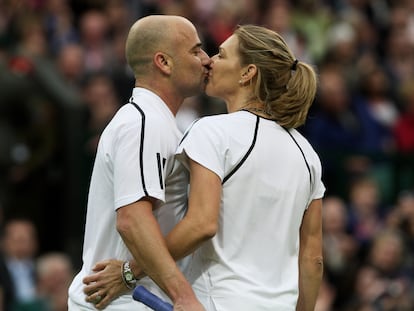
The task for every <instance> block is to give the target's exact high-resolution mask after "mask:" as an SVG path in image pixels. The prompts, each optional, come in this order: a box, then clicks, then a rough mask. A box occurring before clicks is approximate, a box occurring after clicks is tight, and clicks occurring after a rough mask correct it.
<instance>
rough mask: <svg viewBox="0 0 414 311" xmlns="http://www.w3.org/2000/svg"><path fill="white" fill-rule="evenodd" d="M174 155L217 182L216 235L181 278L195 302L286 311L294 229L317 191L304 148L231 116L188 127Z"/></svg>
mask: <svg viewBox="0 0 414 311" xmlns="http://www.w3.org/2000/svg"><path fill="white" fill-rule="evenodd" d="M177 154H178V157H179V158H181V159H184V160H182V161H183V162H184V163H185V159H186V157H187V156H188V157H189V158H191V159H193V160H194V161H196V162H198V163H200V164H201V165H203V166H205V167H206V168H208V169H210V170H211V171H213V172H214V173H216V174H217V175H218V176H219V177H220V178H221V180H222V182H223V193H222V199H221V210H220V215H219V229H218V232H217V234H216V235H215V237H214V238H213V239H211V240H209V241H207V242H206V243H204V244H203V245H202V246H201V247H200V248H199V249H198V250H197V251H196V253H195V255H194V257H193V260H192V262H191V267H190V273H189V274H188V278H189V279H190V281H191V282H192V284H193V288H194V289H195V291H196V293H197V295H198V297H199V298H200V299H201V301H202V303H203V304H204V305H205V306H206V307H208V306H209V305H213V306H215V307H212V308H211V310H220V311H224V310H225V311H234V310H238V311H253V310H254V311H274V310H278V311H294V310H295V306H296V302H297V298H298V274H299V273H298V251H299V227H300V225H301V221H302V216H303V213H304V211H305V209H306V208H307V207H308V205H309V203H310V202H311V201H312V200H314V199H318V198H322V197H323V194H324V191H325V188H324V185H323V184H322V182H321V164H320V160H319V157H318V156H317V154H316V153H315V152H314V150H313V149H312V147H311V145H310V144H309V143H308V142H307V140H306V139H305V138H304V137H303V136H302V135H301V134H299V132H298V131H296V130H289V131H287V130H285V129H284V128H282V127H280V126H279V125H277V124H276V122H274V121H271V120H267V119H264V118H260V117H257V116H256V115H254V114H252V113H250V112H247V111H239V112H235V113H230V114H224V115H216V116H210V117H205V118H202V119H200V120H198V121H196V122H195V123H193V126H192V127H191V128H190V129H189V130H188V131H187V133H186V134H185V135H184V138H183V141H182V142H181V143H180V146H179V148H178V150H177ZM209 310H210V309H209Z"/></svg>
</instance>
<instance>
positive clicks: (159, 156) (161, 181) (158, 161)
mask: <svg viewBox="0 0 414 311" xmlns="http://www.w3.org/2000/svg"><path fill="white" fill-rule="evenodd" d="M164 160H165V159H163V163H162V164H161V154H160V153H159V152H157V164H158V176H159V178H160V187H161V189H162V190H164V181H163V178H162V169H163V168H164V164H165V161H164Z"/></svg>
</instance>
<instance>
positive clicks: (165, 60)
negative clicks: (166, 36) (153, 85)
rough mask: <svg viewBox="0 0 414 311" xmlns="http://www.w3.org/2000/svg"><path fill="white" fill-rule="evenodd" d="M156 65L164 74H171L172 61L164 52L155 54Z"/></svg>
mask: <svg viewBox="0 0 414 311" xmlns="http://www.w3.org/2000/svg"><path fill="white" fill-rule="evenodd" d="M154 64H155V66H156V67H157V68H159V69H160V70H161V71H162V72H163V73H164V74H167V75H169V74H171V69H172V61H171V59H170V57H169V56H168V55H167V54H165V53H162V52H157V53H155V54H154Z"/></svg>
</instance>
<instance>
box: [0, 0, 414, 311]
mask: <svg viewBox="0 0 414 311" xmlns="http://www.w3.org/2000/svg"><path fill="white" fill-rule="evenodd" d="M148 14H176V15H182V16H185V17H187V18H189V19H190V20H191V21H192V22H193V23H194V24H195V25H196V27H197V29H198V31H199V34H200V37H201V38H202V41H203V43H204V48H205V50H206V51H207V52H208V53H209V55H214V54H215V53H216V52H217V48H218V46H219V44H220V43H221V42H222V41H224V40H225V39H226V38H227V37H228V36H229V35H230V34H231V33H232V31H233V29H234V27H235V26H236V25H237V24H246V23H253V24H259V25H264V26H267V27H269V28H271V29H273V30H275V31H277V32H279V33H280V34H281V35H282V36H283V37H284V38H285V39H286V41H287V42H288V44H289V46H290V47H291V48H292V49H293V51H294V54H295V55H296V57H297V58H298V59H299V60H301V61H305V62H308V63H310V64H312V65H313V66H314V67H315V68H316V70H317V72H318V75H319V80H320V87H319V90H318V95H317V98H316V100H315V104H314V105H313V107H312V109H311V111H310V113H309V118H308V121H307V122H306V124H305V126H303V127H302V128H300V129H299V130H300V131H301V132H302V133H303V134H304V135H305V136H306V137H307V138H308V139H309V141H310V142H311V143H312V145H313V146H314V148H315V150H316V151H317V152H318V153H319V154H320V157H321V161H322V165H323V169H324V173H323V181H324V183H325V185H326V188H327V193H326V199H325V206H324V214H323V221H324V261H325V276H324V282H323V285H322V288H321V291H320V297H319V300H318V305H317V311H380V310H381V311H391V310H392V311H400V310H401V311H412V310H414V283H413V280H414V278H413V277H414V275H413V273H414V270H413V269H414V268H413V266H414V264H413V260H414V1H412V0H388V1H387V0H292V1H287V0H107V1H100V0H2V1H0V212H1V219H2V221H1V234H2V238H1V241H2V243H1V252H2V256H1V257H2V258H1V260H0V282H1V288H2V290H1V291H0V301H2V300H3V302H6V303H8V302H10V301H11V298H12V297H14V302H18V304H17V305H18V306H19V308H20V310H48V311H58V310H65V301H66V290H65V288H66V287H65V286H67V284H68V279H71V277H72V273H73V271H76V269H78V268H79V267H80V254H81V252H80V251H81V245H82V239H83V224H84V219H85V206H86V204H85V203H86V196H87V187H88V183H89V177H90V172H91V168H92V163H93V159H94V155H95V148H96V144H97V140H98V139H99V135H100V133H101V131H102V130H103V128H104V127H105V125H106V124H107V122H108V121H109V120H110V119H111V117H112V116H113V115H114V113H115V112H116V110H117V109H118V108H119V107H120V106H121V105H123V104H125V103H126V102H127V101H128V99H129V96H130V94H131V89H132V87H133V85H134V79H133V76H132V74H131V71H130V69H129V68H128V67H127V65H126V63H125V57H124V42H125V37H126V35H127V33H128V29H129V27H130V26H131V24H132V23H133V22H134V21H135V20H136V19H138V18H139V17H141V16H144V15H148ZM223 112H225V106H224V104H223V103H222V102H220V101H218V100H216V99H213V98H207V97H206V96H205V95H200V96H196V97H193V98H190V99H187V100H186V101H185V103H184V105H183V107H182V109H181V110H180V112H179V113H178V115H177V121H178V123H179V126H180V128H181V129H183V130H184V129H185V128H186V126H188V125H189V123H190V122H192V121H193V120H194V119H196V118H198V117H200V116H204V115H210V114H216V113H223ZM276 178H277V176H276ZM275 230H276V228H275ZM13 232H14V234H13ZM13 238H14V239H15V240H14V242H10V239H13ZM8 241H9V242H8ZM19 247H21V248H23V250H19V249H15V248H19ZM24 248H27V249H26V250H24ZM53 269H55V270H53ZM50 271H54V272H50ZM56 271H59V272H56ZM22 275H26V276H27V278H24V277H22ZM46 275H48V276H50V275H51V277H50V279H47V277H46ZM16 276H17V278H18V279H17V280H15V281H13V280H14V278H15V277H16ZM16 284H17V285H18V286H17V285H16ZM62 288H63V290H62ZM10 293H13V295H12V294H10ZM28 302H30V303H29V304H28ZM62 305H63V306H62ZM3 310H11V309H10V308H9V307H4V308H3ZM0 311H1V309H0Z"/></svg>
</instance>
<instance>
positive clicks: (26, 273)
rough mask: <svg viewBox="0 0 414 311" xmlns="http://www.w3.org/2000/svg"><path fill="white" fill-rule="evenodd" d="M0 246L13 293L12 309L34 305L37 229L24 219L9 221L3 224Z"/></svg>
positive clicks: (35, 296)
mask: <svg viewBox="0 0 414 311" xmlns="http://www.w3.org/2000/svg"><path fill="white" fill-rule="evenodd" d="M2 246H3V253H4V261H5V263H6V267H7V269H8V272H9V274H10V276H11V281H12V284H13V291H14V293H15V301H14V304H13V305H14V307H17V308H20V307H22V306H24V305H30V304H32V303H34V302H35V301H36V299H37V295H36V255H37V250H38V240H37V229H36V228H35V226H34V224H33V223H32V222H31V221H29V220H26V219H12V220H9V221H7V222H6V223H5V227H4V234H3V238H2Z"/></svg>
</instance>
